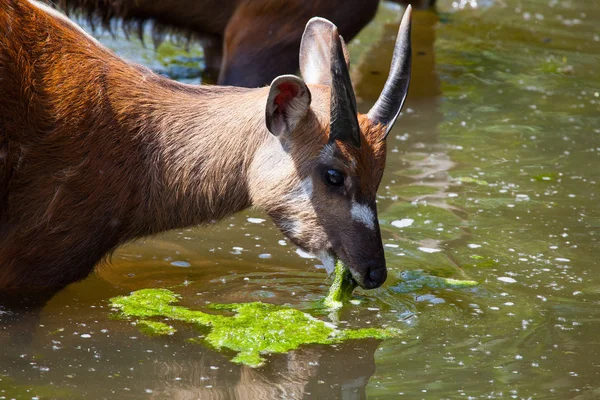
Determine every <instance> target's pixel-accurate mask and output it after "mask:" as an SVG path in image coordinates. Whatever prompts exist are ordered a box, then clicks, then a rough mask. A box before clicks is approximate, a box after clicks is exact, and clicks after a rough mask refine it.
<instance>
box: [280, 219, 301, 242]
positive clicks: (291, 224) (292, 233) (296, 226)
mask: <svg viewBox="0 0 600 400" xmlns="http://www.w3.org/2000/svg"><path fill="white" fill-rule="evenodd" d="M279 228H280V229H281V230H282V231H283V232H285V234H286V235H287V236H289V237H291V238H297V237H299V236H300V234H301V233H302V223H301V222H300V221H289V220H285V221H281V222H280V223H279Z"/></svg>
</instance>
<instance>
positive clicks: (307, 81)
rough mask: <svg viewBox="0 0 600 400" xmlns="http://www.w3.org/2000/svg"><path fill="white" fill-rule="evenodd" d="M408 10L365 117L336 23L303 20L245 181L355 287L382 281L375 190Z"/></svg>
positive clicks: (400, 97)
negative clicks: (291, 68)
mask: <svg viewBox="0 0 600 400" xmlns="http://www.w3.org/2000/svg"><path fill="white" fill-rule="evenodd" d="M410 25H411V8H410V6H409V7H408V9H407V10H406V12H405V14H404V17H403V18H402V23H401V25H400V29H399V33H398V37H397V41H396V45H395V49H394V55H393V60H392V65H391V70H390V74H389V77H388V79H387V81H386V83H385V87H384V88H383V91H382V93H381V95H380V97H379V99H378V100H377V102H376V103H375V105H374V106H373V108H372V109H371V110H370V111H369V113H368V114H366V115H363V114H358V113H357V108H356V99H355V96H354V90H353V88H352V83H351V81H350V75H349V73H348V53H347V50H346V47H345V44H344V41H343V39H342V38H341V36H340V35H339V33H338V30H337V28H336V26H335V25H333V24H332V23H331V22H329V21H327V20H325V19H322V18H313V19H311V20H310V21H309V22H308V24H307V26H306V29H305V31H304V35H303V37H302V44H301V47H300V72H301V75H302V78H303V79H300V78H298V77H296V76H292V75H283V76H279V77H277V78H276V79H275V80H274V81H273V83H272V84H271V86H270V88H269V89H268V90H269V94H268V98H267V104H266V111H265V123H266V127H267V129H268V131H269V132H270V133H271V135H268V138H267V139H266V140H265V142H264V143H263V144H262V145H261V146H260V148H259V149H258V151H257V153H256V155H255V157H254V159H253V160H252V162H251V167H250V171H249V174H248V180H249V182H248V186H249V188H250V196H251V199H252V203H253V204H254V205H255V206H258V207H261V208H263V209H265V210H266V211H267V212H268V214H269V215H270V216H271V217H272V219H273V220H274V222H275V224H276V225H277V226H278V227H279V229H280V230H281V231H282V232H283V234H284V235H285V236H286V237H288V238H289V239H290V240H291V241H292V242H293V243H294V244H296V245H297V246H298V247H300V248H301V249H303V250H304V251H307V252H310V253H312V254H315V255H316V256H317V257H319V258H320V259H321V261H322V262H323V263H324V264H325V267H326V268H327V269H328V270H329V271H330V272H331V271H332V270H333V266H334V263H335V260H336V259H337V258H339V259H340V260H341V261H342V262H343V263H344V264H345V265H346V266H348V268H349V269H350V271H351V273H352V276H353V278H354V280H355V281H356V282H357V283H358V284H359V285H360V286H361V287H363V288H365V289H371V288H376V287H379V286H381V285H382V284H383V282H384V281H385V279H386V277H387V270H386V266H385V256H384V251H383V244H382V241H381V232H380V230H379V223H378V220H377V205H376V193H377V189H378V187H379V183H380V182H381V178H382V175H383V170H384V166H385V158H386V138H387V136H388V133H389V132H390V130H391V128H392V126H393V125H394V123H395V121H396V119H397V117H398V115H399V113H400V110H401V109H402V105H403V103H404V100H405V98H406V94H407V91H408V84H409V80H410V64H411V45H410Z"/></svg>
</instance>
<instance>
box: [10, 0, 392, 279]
mask: <svg viewBox="0 0 600 400" xmlns="http://www.w3.org/2000/svg"><path fill="white" fill-rule="evenodd" d="M311 91H312V92H313V102H312V106H311V108H310V111H309V112H307V113H306V115H304V117H303V119H302V121H301V122H300V124H299V126H298V128H296V130H295V131H294V134H293V135H292V137H290V138H288V139H287V141H286V140H282V141H280V140H279V139H278V138H275V137H274V136H273V135H271V134H270V133H269V132H268V131H267V129H266V128H265V116H264V115H265V114H264V113H265V108H264V107H265V102H266V99H267V95H268V93H269V88H261V89H252V90H251V89H240V88H232V87H194V86H190V85H185V84H180V83H177V82H173V81H170V80H168V79H165V78H162V77H160V76H158V75H156V74H154V73H152V72H151V71H149V70H148V69H146V68H144V67H142V66H139V65H135V64H131V63H127V62H125V61H123V60H121V59H119V58H118V57H116V56H115V55H114V54H112V53H111V52H110V51H108V50H107V49H105V48H104V47H102V46H101V45H100V44H98V43H97V42H95V41H94V40H93V39H91V38H90V37H87V36H86V35H85V34H84V33H83V32H82V31H80V30H79V29H78V28H77V27H76V26H75V25H73V24H71V23H70V22H68V21H65V20H63V19H61V18H57V17H56V16H53V15H50V14H48V13H46V12H45V11H42V10H40V9H38V8H37V7H35V6H33V5H32V4H31V3H29V2H28V1H24V0H0V190H1V191H0V288H19V287H45V286H61V285H66V284H68V283H71V282H74V281H76V280H79V279H82V278H84V277H86V276H87V275H88V274H89V273H90V272H91V271H92V270H93V267H94V265H96V264H97V263H98V262H99V261H100V260H101V259H102V258H103V257H104V256H105V255H106V254H107V253H109V252H110V251H112V250H113V249H115V248H116V247H117V246H119V245H121V244H123V243H125V242H127V241H130V240H132V239H135V238H138V237H142V236H146V235H151V234H155V233H157V232H161V231H165V230H169V229H174V228H181V227H187V226H192V225H199V224H204V223H207V222H210V221H212V220H216V219H221V218H223V217H225V216H227V215H230V214H232V213H235V212H237V211H240V210H242V209H244V208H246V207H249V206H250V205H255V206H258V207H261V208H263V209H265V210H266V211H267V212H269V213H270V214H271V215H273V216H274V218H275V220H276V223H277V222H278V221H277V216H280V217H285V218H290V216H293V217H294V218H298V219H300V220H302V221H303V222H305V225H307V227H306V228H305V229H304V230H303V232H301V234H300V236H299V237H298V238H295V240H296V241H297V242H298V243H299V244H300V245H301V246H303V247H308V248H310V247H311V246H312V245H311V244H310V243H312V242H315V243H316V242H321V243H322V242H324V241H326V240H329V239H328V238H334V239H331V240H333V241H339V240H342V241H343V240H348V239H347V238H351V239H353V240H354V241H355V238H356V237H357V236H356V234H357V232H358V231H357V230H358V229H359V228H360V227H359V224H354V225H352V227H350V228H349V229H348V230H347V231H346V232H344V233H343V234H342V236H341V237H346V239H335V237H336V232H335V230H333V225H332V224H333V222H335V221H339V220H341V219H343V218H344V217H343V216H342V215H341V214H340V215H338V216H337V217H332V216H331V214H332V213H334V214H335V213H336V212H338V209H340V207H338V206H336V205H335V204H334V205H333V207H328V208H327V207H324V206H323V205H322V204H320V203H319V202H315V204H314V205H313V206H314V208H315V209H316V214H315V213H314V212H313V213H312V214H311V212H309V211H307V209H306V208H304V209H295V208H294V207H292V206H290V205H291V204H305V203H301V202H300V203H299V202H297V201H296V202H295V203H294V199H293V197H290V196H289V194H290V193H291V192H293V191H294V190H296V188H297V186H298V184H299V183H300V181H301V180H302V179H304V177H306V176H309V175H310V176H313V178H314V179H316V180H318V179H319V178H320V176H319V173H318V171H316V170H315V162H316V161H317V160H318V157H319V154H320V152H321V151H322V149H323V146H324V145H325V143H326V142H327V129H328V128H327V127H328V125H329V90H328V88H327V87H318V86H314V87H313V86H311ZM361 126H362V129H363V131H364V132H363V134H364V136H363V144H364V146H363V147H362V150H361V151H360V152H358V153H356V151H354V152H353V150H348V149H346V150H344V147H343V145H342V144H340V143H338V144H337V148H340V149H342V150H341V152H340V155H339V156H338V158H339V160H338V162H344V163H346V164H348V165H356V166H357V167H356V170H355V171H352V170H349V171H348V174H349V176H352V177H353V179H355V180H356V181H357V182H358V183H359V184H358V185H357V188H359V189H356V190H357V192H356V193H357V196H358V197H359V198H361V199H362V198H364V199H365V200H366V201H368V202H369V203H371V202H374V199H375V191H376V189H377V186H378V185H379V181H380V180H381V174H382V173H383V163H384V162H385V145H384V144H382V143H381V141H380V139H379V138H380V137H381V136H382V133H383V128H382V127H380V126H372V125H370V124H369V121H368V120H366V119H365V118H364V117H361ZM281 146H283V148H285V149H286V151H285V152H283V151H281V150H280V147H281ZM278 149H279V150H278ZM3 155H4V156H3ZM273 155H275V156H277V157H282V159H283V158H285V157H287V156H289V158H290V160H291V163H288V164H289V165H288V164H285V165H287V167H286V168H288V169H285V168H283V165H284V164H273V163H272V160H269V157H271V156H273ZM371 157H375V158H376V159H377V161H372V160H371ZM340 160H341V161H340ZM270 162H271V164H269V163H270ZM274 166H276V167H279V166H282V169H283V172H285V173H287V174H288V175H287V177H286V178H287V179H284V180H283V181H280V180H277V177H274V176H271V175H269V174H271V172H272V171H275V170H277V168H273V167H274ZM366 181H368V182H370V183H365V182H366ZM282 183H283V184H282ZM322 190H324V189H323V185H322V183H318V184H315V193H319V191H322ZM312 201H313V202H314V200H312ZM328 201H331V200H328ZM282 204H284V205H285V206H282ZM324 204H325V203H324ZM286 207H288V208H289V207H291V208H290V209H289V210H288V211H285V212H284V211H282V210H283V209H284V208H286ZM311 224H314V225H311ZM280 227H282V226H281V225H280ZM338 228H339V226H338ZM282 229H283V228H282ZM338 230H339V229H338ZM323 234H326V235H329V236H323ZM358 234H359V237H360V232H358ZM374 234H375V235H376V236H374V238H376V239H377V238H379V236H378V235H379V230H378V229H377V232H375V233H374ZM318 235H321V236H318ZM352 235H355V236H354V237H352ZM338 236H339V235H338ZM311 240H312V242H311ZM351 242H352V241H348V243H351ZM374 243H377V246H379V247H381V241H380V238H379V241H378V242H374ZM357 248H360V244H359V245H358V247H357ZM366 253H367V252H365V254H364V255H363V256H362V257H367V256H368V254H366Z"/></svg>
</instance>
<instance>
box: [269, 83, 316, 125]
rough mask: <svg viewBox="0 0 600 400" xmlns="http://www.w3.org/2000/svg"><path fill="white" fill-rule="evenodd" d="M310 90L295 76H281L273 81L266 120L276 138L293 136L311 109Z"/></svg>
mask: <svg viewBox="0 0 600 400" xmlns="http://www.w3.org/2000/svg"><path fill="white" fill-rule="evenodd" d="M310 100H311V95H310V90H308V87H307V86H306V84H305V83H304V81H302V79H300V78H298V77H297V76H294V75H281V76H278V77H277V78H275V80H273V83H271V89H270V90H269V97H268V98H267V108H266V110H265V120H266V123H267V129H268V130H269V132H271V133H272V134H273V135H275V136H281V135H282V134H291V133H292V132H293V131H294V129H295V128H296V125H297V124H298V122H299V121H300V120H301V119H302V117H303V116H304V115H305V114H306V112H307V111H308V109H309V108H310Z"/></svg>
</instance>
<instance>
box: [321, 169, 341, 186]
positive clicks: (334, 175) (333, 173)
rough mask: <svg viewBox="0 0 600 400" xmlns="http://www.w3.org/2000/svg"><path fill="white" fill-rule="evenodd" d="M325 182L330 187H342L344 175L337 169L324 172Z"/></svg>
mask: <svg viewBox="0 0 600 400" xmlns="http://www.w3.org/2000/svg"><path fill="white" fill-rule="evenodd" d="M325 180H326V181H327V183H328V184H330V185H331V186H342V185H343V184H344V174H342V173H341V172H340V171H338V170H337V169H328V170H327V171H326V172H325Z"/></svg>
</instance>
